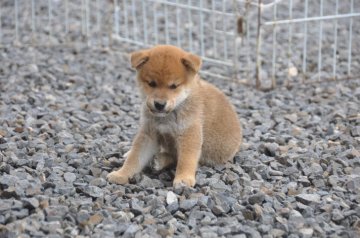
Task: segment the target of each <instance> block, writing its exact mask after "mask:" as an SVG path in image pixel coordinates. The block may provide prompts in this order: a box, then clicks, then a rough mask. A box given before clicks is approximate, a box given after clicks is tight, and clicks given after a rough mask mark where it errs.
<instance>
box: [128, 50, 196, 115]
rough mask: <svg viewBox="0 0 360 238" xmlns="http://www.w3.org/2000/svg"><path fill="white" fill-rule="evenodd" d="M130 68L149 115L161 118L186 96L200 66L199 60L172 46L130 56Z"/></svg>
mask: <svg viewBox="0 0 360 238" xmlns="http://www.w3.org/2000/svg"><path fill="white" fill-rule="evenodd" d="M131 66H132V67H133V68H135V69H136V70H137V72H138V75H137V79H138V83H139V86H140V90H141V93H142V95H143V96H144V98H145V100H146V105H147V107H148V108H149V111H150V112H152V113H153V115H154V116H159V117H163V116H166V115H167V114H168V113H170V112H172V111H174V110H175V109H176V108H177V107H178V106H179V105H180V104H181V103H182V102H184V101H185V100H186V98H187V97H188V95H189V94H190V91H191V88H192V84H193V82H194V78H195V76H196V74H197V72H198V71H199V69H200V66H201V59H200V57H198V56H196V55H193V54H191V53H188V52H185V51H183V50H181V49H179V48H177V47H175V46H170V45H160V46H156V47H154V48H151V49H147V50H142V51H137V52H134V53H132V54H131Z"/></svg>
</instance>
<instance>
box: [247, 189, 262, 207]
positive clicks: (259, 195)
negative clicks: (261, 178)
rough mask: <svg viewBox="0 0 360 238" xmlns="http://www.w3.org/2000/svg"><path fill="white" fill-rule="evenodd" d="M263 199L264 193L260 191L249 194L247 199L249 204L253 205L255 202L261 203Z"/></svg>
mask: <svg viewBox="0 0 360 238" xmlns="http://www.w3.org/2000/svg"><path fill="white" fill-rule="evenodd" d="M264 199H265V194H264V193H262V192H259V193H256V194H254V195H251V196H250V197H249V198H248V201H249V203H250V204H252V205H254V204H255V203H258V204H261V203H262V202H263V201H264Z"/></svg>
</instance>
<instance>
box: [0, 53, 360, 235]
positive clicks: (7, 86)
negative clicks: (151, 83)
mask: <svg viewBox="0 0 360 238" xmlns="http://www.w3.org/2000/svg"><path fill="white" fill-rule="evenodd" d="M0 61H1V62H2V64H1V65H0V71H1V75H0V199H1V201H0V236H1V237H18V236H21V237H42V236H46V237H75V236H78V235H80V236H91V237H119V236H123V237H167V236H168V237H196V236H201V237H312V236H316V237H356V236H357V235H359V232H360V215H359V214H360V206H359V203H360V146H359V143H360V114H359V113H360V110H359V109H360V108H359V107H360V106H359V105H360V81H359V80H352V81H341V82H327V83H324V84H313V85H303V86H301V85H299V86H296V87H294V88H292V89H289V90H288V89H283V88H279V89H276V90H274V91H270V92H261V91H257V90H255V89H253V88H250V87H245V86H241V85H235V84H231V83H229V82H227V81H221V80H215V79H211V78H207V80H209V81H212V82H214V83H215V84H216V85H218V86H219V87H220V88H221V89H222V90H223V91H224V92H225V93H226V94H227V95H228V96H229V97H230V99H231V101H232V102H233V103H234V105H235V107H236V109H237V112H238V114H239V116H240V118H241V121H242V123H243V129H244V144H243V146H242V149H241V151H240V152H239V153H238V154H237V155H236V157H235V158H234V160H233V161H232V162H229V163H227V164H223V165H219V166H216V167H212V168H211V167H200V168H199V169H198V172H197V176H196V178H197V185H196V186H195V187H194V188H179V189H174V188H172V179H173V177H174V170H168V171H163V172H161V173H157V174H155V173H154V172H153V171H152V170H151V169H146V170H145V171H144V173H142V174H140V175H137V176H135V177H134V178H133V179H132V180H131V183H130V184H128V185H124V186H121V185H114V184H109V183H108V182H107V181H106V180H105V178H106V175H107V174H108V173H109V172H110V171H112V170H114V169H115V168H118V167H119V166H121V164H122V163H123V161H124V160H123V158H122V155H123V154H124V153H125V152H127V150H128V149H129V147H130V145H131V141H132V138H133V137H134V135H135V133H136V130H137V128H138V125H139V124H138V121H139V113H138V112H139V107H140V99H139V95H138V93H137V91H136V84H135V78H134V76H135V72H134V71H132V70H131V69H130V68H129V62H128V58H127V56H126V55H123V54H120V53H118V52H114V51H107V50H102V51H94V50H90V49H87V48H75V49H65V48H62V47H58V48H56V47H55V48H51V49H50V48H42V49H38V48H30V47H27V48H5V49H1V50H0Z"/></svg>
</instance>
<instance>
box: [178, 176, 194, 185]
mask: <svg viewBox="0 0 360 238" xmlns="http://www.w3.org/2000/svg"><path fill="white" fill-rule="evenodd" d="M195 183H196V180H195V177H194V176H175V179H174V182H173V186H174V187H175V188H177V187H183V186H187V187H194V186H195Z"/></svg>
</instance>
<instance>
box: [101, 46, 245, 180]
mask: <svg viewBox="0 0 360 238" xmlns="http://www.w3.org/2000/svg"><path fill="white" fill-rule="evenodd" d="M131 65H132V67H133V68H135V69H136V70H137V81H138V86H139V88H140V93H141V98H142V100H143V106H142V110H141V126H140V129H139V131H138V133H137V135H136V137H135V140H134V141H133V144H132V147H131V149H130V151H129V152H127V153H126V154H125V157H126V160H125V162H124V164H123V166H122V167H121V168H120V169H119V170H117V171H114V172H111V173H110V174H109V175H108V176H107V178H108V180H109V181H110V182H112V183H116V184H125V183H128V181H129V178H131V177H132V176H133V175H135V174H136V173H139V172H141V170H142V169H143V168H144V167H145V166H146V165H147V164H148V163H149V161H150V160H151V159H153V158H154V159H155V161H154V163H155V169H157V170H160V169H163V168H165V167H167V166H169V165H172V164H174V163H176V173H175V178H174V182H173V185H174V186H182V185H186V186H194V185H195V183H196V180H195V174H196V169H197V166H198V164H199V163H203V164H210V165H212V164H216V163H222V162H226V161H228V160H230V159H232V158H233V157H234V155H235V154H236V152H237V151H238V150H239V147H240V144H241V141H242V132H241V125H240V122H239V120H238V118H237V115H236V112H235V110H234V108H233V106H232V105H231V104H230V103H229V101H228V100H227V98H226V97H225V95H224V94H223V93H222V92H221V91H220V90H219V89H217V88H216V87H215V86H213V85H212V84H210V83H208V82H206V81H204V80H202V79H200V77H199V76H198V71H199V69H200V66H201V59H200V58H199V57H198V56H196V55H194V54H191V53H188V52H185V51H183V50H182V49H180V48H177V47H175V46H170V45H159V46H156V47H154V48H151V49H147V50H142V51H138V52H134V53H133V54H132V55H131Z"/></svg>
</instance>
